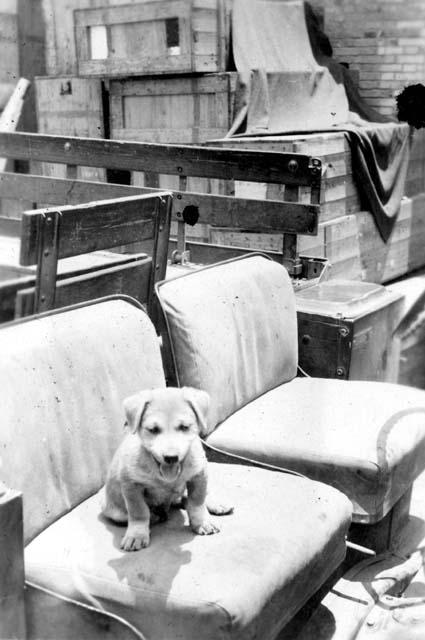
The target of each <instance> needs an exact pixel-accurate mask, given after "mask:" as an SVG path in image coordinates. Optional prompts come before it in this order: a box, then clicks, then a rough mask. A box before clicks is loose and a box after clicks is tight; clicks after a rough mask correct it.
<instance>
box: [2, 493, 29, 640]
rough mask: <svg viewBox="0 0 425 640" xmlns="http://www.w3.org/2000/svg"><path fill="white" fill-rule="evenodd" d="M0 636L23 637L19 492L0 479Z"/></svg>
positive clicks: (20, 495) (22, 549)
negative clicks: (0, 481)
mask: <svg viewBox="0 0 425 640" xmlns="http://www.w3.org/2000/svg"><path fill="white" fill-rule="evenodd" d="M0 532H1V539H0V638H25V637H26V632H25V613H24V579H25V578H24V541H23V518H22V494H21V493H20V492H19V491H14V490H12V489H9V488H8V487H6V485H4V484H3V483H0Z"/></svg>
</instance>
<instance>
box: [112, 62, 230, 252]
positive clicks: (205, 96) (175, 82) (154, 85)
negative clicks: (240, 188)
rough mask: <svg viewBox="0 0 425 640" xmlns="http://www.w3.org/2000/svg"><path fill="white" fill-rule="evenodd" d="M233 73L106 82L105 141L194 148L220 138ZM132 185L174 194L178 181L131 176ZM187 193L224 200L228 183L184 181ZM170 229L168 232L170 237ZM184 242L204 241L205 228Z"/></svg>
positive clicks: (225, 123) (138, 174)
mask: <svg viewBox="0 0 425 640" xmlns="http://www.w3.org/2000/svg"><path fill="white" fill-rule="evenodd" d="M236 78H237V74H236V73H216V74H208V75H205V76H195V77H190V78H189V77H182V76H180V77H174V78H149V79H148V78H145V79H137V80H111V82H110V86H109V90H110V136H111V138H113V139H117V140H136V141H140V142H160V143H172V144H192V143H194V144H197V143H201V142H205V140H208V139H209V138H214V137H217V136H218V137H222V136H224V135H225V134H226V133H227V131H228V130H229V128H230V125H231V123H232V119H233V109H234V97H235V90H236ZM131 183H132V184H133V185H135V186H142V187H143V186H149V187H160V188H162V189H179V176H177V175H166V174H159V175H158V174H154V175H153V174H148V173H142V172H137V171H135V172H133V174H132V178H131ZM186 187H187V190H188V191H194V192H197V193H216V194H221V195H227V194H228V193H229V189H231V188H232V184H230V183H229V182H227V181H223V180H215V179H208V178H196V177H188V179H187V185H186ZM175 232H176V230H175V229H173V228H172V230H171V233H172V234H174V233H175ZM187 237H188V238H192V239H197V240H207V239H208V226H207V225H201V224H197V225H196V226H195V227H190V228H188V229H187Z"/></svg>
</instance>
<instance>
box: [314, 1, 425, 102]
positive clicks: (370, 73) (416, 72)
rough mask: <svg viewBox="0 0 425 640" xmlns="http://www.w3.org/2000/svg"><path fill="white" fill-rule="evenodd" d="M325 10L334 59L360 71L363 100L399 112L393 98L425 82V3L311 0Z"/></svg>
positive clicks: (325, 20) (325, 23)
mask: <svg viewBox="0 0 425 640" xmlns="http://www.w3.org/2000/svg"><path fill="white" fill-rule="evenodd" d="M311 4H312V5H313V6H315V7H318V8H320V9H321V10H322V11H323V12H324V27H325V31H326V33H327V34H328V36H329V38H330V40H331V42H332V46H333V48H334V56H335V58H336V59H338V60H339V61H340V62H347V63H348V64H349V66H350V69H351V70H353V71H356V72H357V73H358V78H359V90H360V93H361V95H362V96H363V98H364V99H365V100H366V101H367V102H368V104H370V105H371V106H373V107H374V108H376V109H378V110H379V111H380V112H381V113H384V114H390V113H393V112H394V109H395V102H394V94H395V93H397V92H398V91H399V90H400V89H402V88H403V87H404V86H405V85H407V84H412V83H415V82H422V83H424V84H425V0H311Z"/></svg>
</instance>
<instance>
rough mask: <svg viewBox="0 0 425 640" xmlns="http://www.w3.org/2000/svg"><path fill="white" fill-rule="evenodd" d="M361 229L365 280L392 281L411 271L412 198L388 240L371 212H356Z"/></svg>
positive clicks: (408, 200)
mask: <svg viewBox="0 0 425 640" xmlns="http://www.w3.org/2000/svg"><path fill="white" fill-rule="evenodd" d="M356 217H357V223H358V230H359V247H360V260H361V265H362V279H363V280H368V281H369V282H388V281H389V280H393V279H394V278H398V277H400V276H402V275H404V274H406V273H408V271H409V244H410V242H411V235H412V232H411V224H412V201H411V199H410V198H403V200H402V202H401V207H400V213H399V215H398V218H397V221H396V223H395V225H394V228H393V230H392V233H391V236H390V238H389V240H388V241H387V242H384V241H383V240H382V238H381V236H380V235H379V232H378V229H377V228H376V225H375V222H374V220H373V216H372V214H371V213H369V212H368V211H361V212H359V213H357V214H356Z"/></svg>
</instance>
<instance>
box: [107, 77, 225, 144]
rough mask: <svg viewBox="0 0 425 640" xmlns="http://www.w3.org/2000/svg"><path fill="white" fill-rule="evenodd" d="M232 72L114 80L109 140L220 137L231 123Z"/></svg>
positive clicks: (181, 140)
mask: <svg viewBox="0 0 425 640" xmlns="http://www.w3.org/2000/svg"><path fill="white" fill-rule="evenodd" d="M235 88H236V73H218V74H211V75H206V76H201V77H191V78H187V77H177V78H149V79H143V80H113V81H111V83H110V113H111V116H110V117H111V122H110V126H111V138H115V139H118V140H139V141H143V142H164V143H173V144H190V143H199V142H205V140H208V139H209V138H211V137H215V136H223V135H225V134H226V133H227V131H228V130H229V128H230V125H231V123H232V118H233V108H234V96H235Z"/></svg>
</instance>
